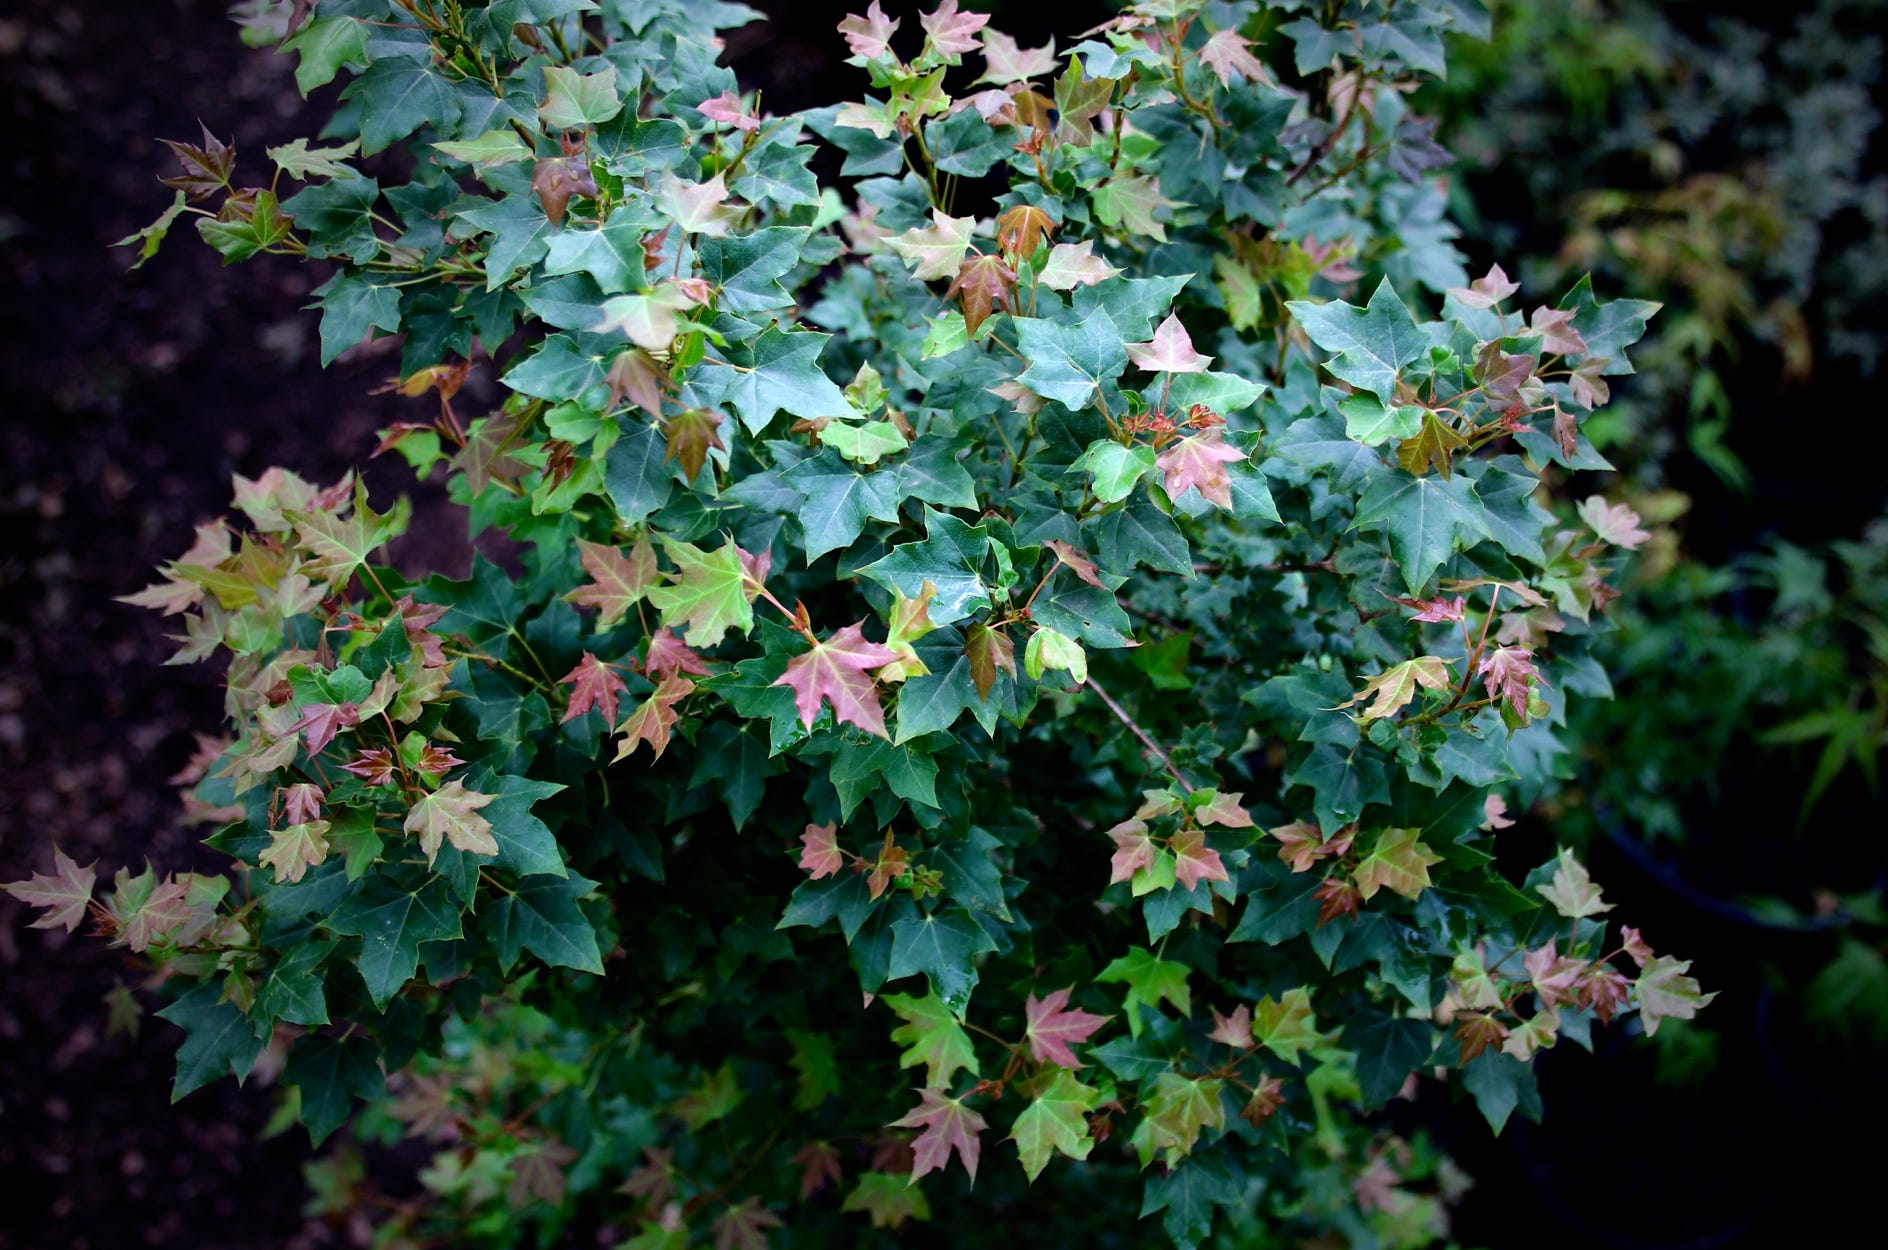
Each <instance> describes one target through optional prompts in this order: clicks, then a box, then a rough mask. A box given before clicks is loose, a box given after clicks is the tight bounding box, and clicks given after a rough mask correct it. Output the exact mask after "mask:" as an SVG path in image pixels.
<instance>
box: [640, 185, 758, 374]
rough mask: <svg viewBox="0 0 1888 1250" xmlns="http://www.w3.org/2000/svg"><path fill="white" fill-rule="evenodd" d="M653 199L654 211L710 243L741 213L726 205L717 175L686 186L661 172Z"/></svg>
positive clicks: (725, 232)
mask: <svg viewBox="0 0 1888 1250" xmlns="http://www.w3.org/2000/svg"><path fill="white" fill-rule="evenodd" d="M655 199H656V208H657V209H659V210H661V211H662V212H664V213H667V214H668V215H669V216H670V217H672V218H674V219H675V224H676V225H678V226H680V227H681V228H682V230H683V231H684V232H685V233H687V234H699V235H705V236H707V237H708V238H711V239H725V238H726V237H727V236H728V231H730V230H732V229H733V228H734V227H735V226H736V225H738V224H739V223H740V220H741V214H742V213H743V212H744V211H745V210H743V209H739V208H735V207H733V206H732V205H730V204H728V202H727V199H728V188H727V184H726V183H724V182H722V181H721V175H720V174H716V175H715V176H714V177H712V178H710V179H709V180H708V181H706V182H699V183H689V182H683V181H682V180H681V179H679V178H677V177H676V176H675V174H674V173H673V172H672V171H671V170H669V169H666V168H665V169H664V170H663V171H662V177H661V179H660V180H659V182H658V183H657V186H656V197H655ZM645 346H646V344H645Z"/></svg>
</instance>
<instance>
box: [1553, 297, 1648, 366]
mask: <svg viewBox="0 0 1888 1250" xmlns="http://www.w3.org/2000/svg"><path fill="white" fill-rule="evenodd" d="M1560 307H1562V308H1564V309H1571V310H1572V311H1573V328H1574V329H1575V330H1576V331H1578V332H1579V335H1580V337H1581V338H1583V339H1585V340H1586V353H1585V355H1584V356H1582V357H1581V359H1582V360H1604V361H1605V362H1606V364H1605V366H1604V367H1603V368H1601V369H1600V371H1599V372H1600V373H1601V374H1602V375H1609V376H1610V375H1617V374H1622V373H1631V372H1632V362H1631V361H1630V360H1628V359H1626V348H1628V347H1630V346H1631V345H1632V344H1634V343H1637V342H1638V341H1639V340H1640V339H1641V338H1643V337H1644V336H1645V323H1646V321H1647V320H1648V319H1650V318H1651V316H1652V315H1653V314H1654V313H1656V312H1658V310H1659V309H1660V307H1661V305H1659V304H1657V303H1654V302H1653V301H1651V300H1643V299H1616V300H1613V301H1611V302H1610V303H1605V304H1602V303H1600V302H1599V300H1597V299H1595V298H1594V296H1593V277H1592V275H1591V274H1588V275H1586V276H1585V277H1583V278H1581V279H1580V281H1579V282H1578V283H1576V284H1575V285H1574V288H1573V290H1571V291H1568V292H1567V294H1566V295H1565V296H1564V297H1563V298H1562V299H1561V301H1560Z"/></svg>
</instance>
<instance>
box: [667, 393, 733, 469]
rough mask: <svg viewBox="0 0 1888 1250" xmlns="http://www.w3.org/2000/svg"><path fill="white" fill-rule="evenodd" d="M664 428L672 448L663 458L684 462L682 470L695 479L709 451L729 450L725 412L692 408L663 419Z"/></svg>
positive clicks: (669, 445)
mask: <svg viewBox="0 0 1888 1250" xmlns="http://www.w3.org/2000/svg"><path fill="white" fill-rule="evenodd" d="M662 432H663V434H664V435H665V436H667V438H668V449H667V450H666V451H665V452H663V454H662V458H663V460H665V461H667V460H674V461H676V462H677V463H679V464H680V465H681V466H682V472H683V474H684V475H686V476H687V478H688V480H689V481H691V482H693V481H694V480H695V478H696V475H698V474H699V473H700V472H701V466H702V465H703V464H705V463H706V462H707V460H708V451H709V449H710V448H713V449H714V450H716V451H726V450H727V449H728V448H727V444H726V443H723V442H722V441H721V416H720V414H719V413H714V412H707V411H705V410H703V409H700V408H690V409H689V410H688V411H686V412H678V413H676V414H675V415H674V416H672V417H670V418H669V419H668V420H667V421H664V422H663V423H662Z"/></svg>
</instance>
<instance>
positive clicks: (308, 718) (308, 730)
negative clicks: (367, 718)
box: [295, 703, 361, 755]
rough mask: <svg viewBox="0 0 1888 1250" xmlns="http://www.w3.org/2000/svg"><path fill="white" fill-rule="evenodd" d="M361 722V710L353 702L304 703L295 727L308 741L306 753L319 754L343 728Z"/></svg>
mask: <svg viewBox="0 0 1888 1250" xmlns="http://www.w3.org/2000/svg"><path fill="white" fill-rule="evenodd" d="M360 723H361V710H360V708H359V706H358V705H356V704H353V703H304V704H303V705H302V718H301V719H300V720H298V721H296V722H295V728H296V730H297V731H298V732H300V733H301V734H302V736H303V737H304V738H306V739H307V741H308V753H309V754H310V755H319V754H320V753H321V749H322V748H323V747H325V746H327V745H328V744H329V743H330V742H333V741H334V736H335V735H336V734H338V733H340V732H341V731H342V730H343V729H349V728H352V727H353V726H355V725H358V724H360Z"/></svg>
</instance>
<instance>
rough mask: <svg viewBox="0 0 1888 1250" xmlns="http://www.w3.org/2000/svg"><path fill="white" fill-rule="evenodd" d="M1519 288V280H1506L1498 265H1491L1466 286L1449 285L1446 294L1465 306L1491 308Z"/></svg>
mask: <svg viewBox="0 0 1888 1250" xmlns="http://www.w3.org/2000/svg"><path fill="white" fill-rule="evenodd" d="M1520 289H1521V284H1520V283H1519V282H1510V281H1508V275H1507V274H1506V273H1505V272H1503V270H1502V268H1501V266H1500V265H1493V266H1491V267H1490V268H1489V270H1488V272H1487V273H1485V274H1483V275H1482V276H1481V277H1479V278H1477V279H1475V281H1473V282H1471V283H1469V284H1468V285H1467V286H1466V287H1459V286H1458V287H1451V288H1449V291H1448V294H1450V295H1452V296H1454V297H1455V302H1456V303H1458V304H1461V305H1462V306H1464V307H1466V308H1493V307H1494V306H1495V305H1496V304H1499V303H1500V302H1501V301H1502V300H1504V299H1507V298H1508V297H1509V296H1510V295H1513V294H1514V293H1515V292H1516V291H1518V290H1520Z"/></svg>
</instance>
